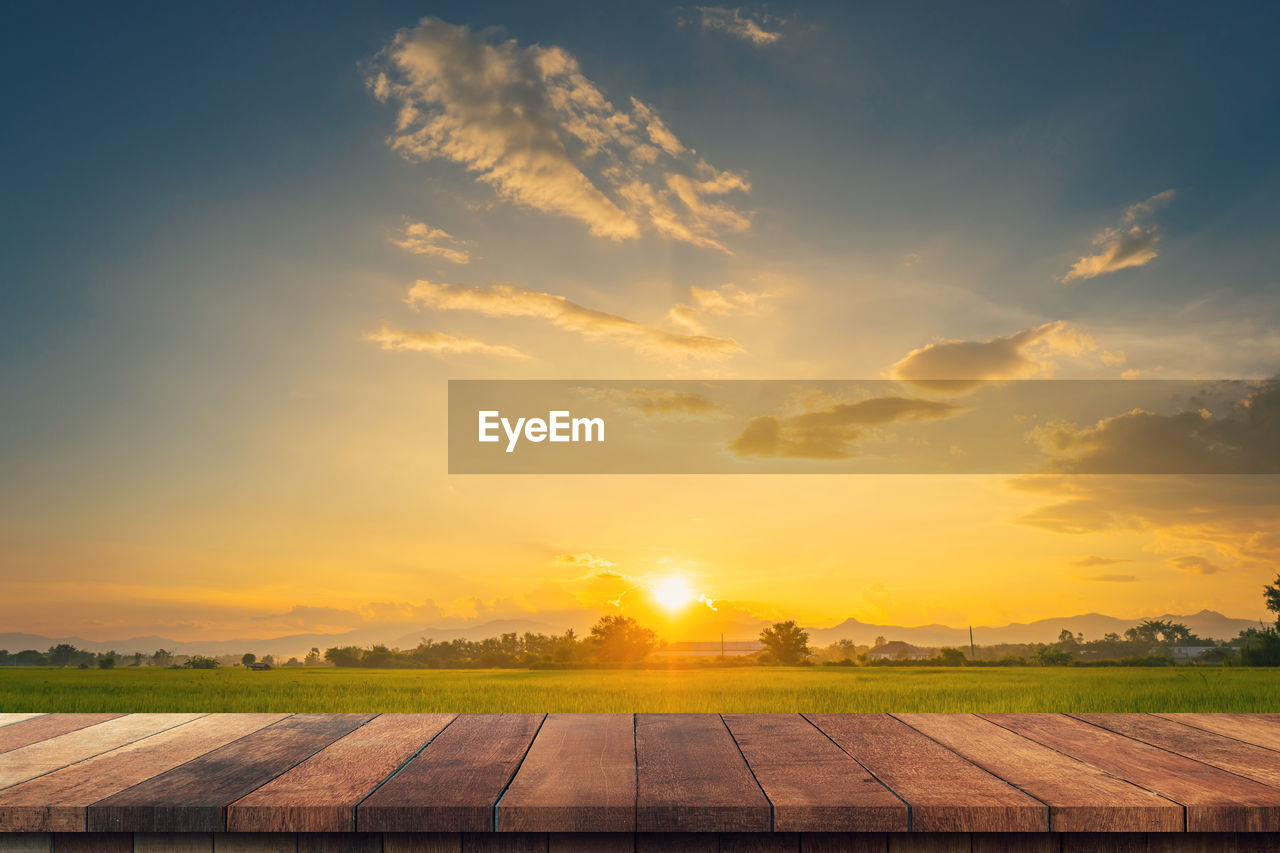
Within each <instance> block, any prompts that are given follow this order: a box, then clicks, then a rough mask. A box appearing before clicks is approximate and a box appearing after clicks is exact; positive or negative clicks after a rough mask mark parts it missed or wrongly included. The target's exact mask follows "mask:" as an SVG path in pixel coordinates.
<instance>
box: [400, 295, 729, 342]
mask: <svg viewBox="0 0 1280 853" xmlns="http://www.w3.org/2000/svg"><path fill="white" fill-rule="evenodd" d="M407 301H408V302H409V304H410V305H413V306H414V307H418V306H422V307H426V308H430V309H433V310H436V311H473V312H476V313H478V314H483V315H485V316H487V317H533V318H537V319H540V320H545V321H547V322H549V323H551V324H552V325H554V326H556V327H557V328H560V329H564V330H566V331H570V332H577V333H578V334H580V335H582V336H583V337H586V338H592V339H601V338H603V339H607V340H614V341H618V342H620V343H622V344H624V345H626V346H630V347H632V348H633V349H636V350H639V351H641V352H646V353H651V354H656V355H663V356H668V357H672V356H674V357H684V356H694V357H700V358H722V357H725V356H728V355H732V354H733V353H737V352H741V351H742V347H741V346H739V344H738V342H737V341H734V340H732V339H730V338H715V337H710V336H708V335H689V334H679V333H676V332H668V331H666V330H664V329H658V328H655V327H653V326H646V325H643V324H641V323H636V322H634V321H632V320H628V319H626V318H624V317H619V316H618V315H616V314H608V313H605V312H604V311H597V310H596V309H594V308H587V307H585V306H582V305H579V304H577V303H576V302H570V301H569V300H568V299H565V298H564V297H563V296H557V295H555V294H551V293H542V292H539V291H536V290H529V289H527V288H523V287H517V286H515V285H513V284H489V285H486V286H483V287H468V286H467V285H461V284H437V283H435V282H430V281H419V282H417V283H416V284H414V286H413V287H412V288H410V290H409V296H408V299H407Z"/></svg>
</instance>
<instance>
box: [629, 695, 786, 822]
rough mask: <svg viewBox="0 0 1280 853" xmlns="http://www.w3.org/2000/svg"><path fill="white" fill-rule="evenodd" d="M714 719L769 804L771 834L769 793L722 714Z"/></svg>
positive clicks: (770, 815)
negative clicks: (724, 732) (731, 742)
mask: <svg viewBox="0 0 1280 853" xmlns="http://www.w3.org/2000/svg"><path fill="white" fill-rule="evenodd" d="M716 719H718V720H719V721H720V725H722V726H724V729H725V731H727V732H728V733H729V738H730V740H732V741H733V748H734V749H736V750H738V755H740V756H741V757H742V763H743V764H745V765H746V766H747V772H748V773H750V774H751V781H752V782H755V783H756V787H757V788H759V789H760V793H761V795H763V796H764V801H765V802H766V803H768V804H769V831H770V832H773V800H771V799H769V792H768V791H766V790H765V789H764V785H761V784H760V780H759V779H758V778H757V777H756V771H755V769H754V768H753V767H752V766H751V762H750V761H747V754H746V753H745V752H743V751H742V744H740V743H738V738H737V736H736V735H734V733H733V729H731V728H729V724H728V723H726V722H725V721H724V714H716ZM637 793H638V792H637Z"/></svg>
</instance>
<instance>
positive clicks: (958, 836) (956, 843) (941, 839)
mask: <svg viewBox="0 0 1280 853" xmlns="http://www.w3.org/2000/svg"><path fill="white" fill-rule="evenodd" d="M972 849H973V842H972V836H971V835H970V834H969V833H967V832H891V833H889V853H971V851H972Z"/></svg>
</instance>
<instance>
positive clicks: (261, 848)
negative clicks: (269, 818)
mask: <svg viewBox="0 0 1280 853" xmlns="http://www.w3.org/2000/svg"><path fill="white" fill-rule="evenodd" d="M213 853H298V836H296V835H294V834H293V833H289V832H220V833H218V834H216V835H214V836H213Z"/></svg>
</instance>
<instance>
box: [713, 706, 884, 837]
mask: <svg viewBox="0 0 1280 853" xmlns="http://www.w3.org/2000/svg"><path fill="white" fill-rule="evenodd" d="M722 717H723V719H724V722H725V725H726V726H728V727H729V732H730V734H732V735H733V738H734V740H735V741H736V742H737V744H738V748H739V749H740V750H741V752H742V755H743V757H744V758H746V760H747V765H748V766H749V767H750V768H751V772H752V773H753V774H754V775H755V778H756V781H757V782H758V783H759V784H760V787H761V788H762V789H763V790H764V793H765V796H766V797H768V798H769V802H770V803H772V804H773V829H774V831H775V832H906V831H907V828H908V825H909V823H908V814H907V805H906V803H904V802H903V801H902V800H900V799H899V798H898V797H897V796H895V795H894V794H893V793H892V792H891V791H889V789H887V788H885V786H884V785H882V784H880V782H879V781H878V780H877V779H876V778H875V777H874V776H872V775H871V774H870V773H868V772H867V770H866V768H865V767H863V766H862V765H861V764H859V763H858V762H857V761H855V760H853V759H852V758H850V757H849V754H848V753H847V752H845V751H844V750H842V749H841V748H840V747H838V746H836V745H835V744H834V743H832V742H831V739H830V738H828V737H827V736H826V735H825V734H823V733H822V732H820V731H819V730H818V729H817V728H815V727H814V725H813V724H812V723H810V722H809V721H808V720H806V719H805V718H804V717H802V716H800V715H799V714H724V715H722Z"/></svg>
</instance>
